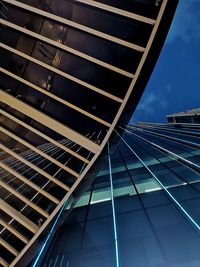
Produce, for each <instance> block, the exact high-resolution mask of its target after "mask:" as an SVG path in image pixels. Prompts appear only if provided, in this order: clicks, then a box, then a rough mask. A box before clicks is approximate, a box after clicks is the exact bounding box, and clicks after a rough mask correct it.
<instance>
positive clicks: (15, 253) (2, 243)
mask: <svg viewBox="0 0 200 267" xmlns="http://www.w3.org/2000/svg"><path fill="white" fill-rule="evenodd" d="M0 245H2V246H3V247H4V248H6V249H7V250H8V251H10V252H11V253H12V254H13V255H15V256H16V257H17V255H18V254H19V252H18V251H17V250H16V249H14V248H13V247H12V246H11V245H10V244H8V243H7V242H6V241H5V240H3V239H2V238H0Z"/></svg>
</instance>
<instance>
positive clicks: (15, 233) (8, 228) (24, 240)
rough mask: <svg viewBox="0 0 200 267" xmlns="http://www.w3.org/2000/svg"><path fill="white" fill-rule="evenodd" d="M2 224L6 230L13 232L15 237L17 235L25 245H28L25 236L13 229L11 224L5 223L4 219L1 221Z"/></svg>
mask: <svg viewBox="0 0 200 267" xmlns="http://www.w3.org/2000/svg"><path fill="white" fill-rule="evenodd" d="M0 224H1V225H2V226H3V227H4V228H6V229H7V230H8V231H9V232H11V233H12V234H13V235H15V236H16V237H17V238H19V239H20V240H21V241H22V242H24V243H25V244H28V241H29V240H28V239H27V238H26V237H25V236H23V235H22V234H21V233H20V232H18V231H17V229H15V228H13V227H12V226H11V225H10V224H8V223H6V222H4V221H3V220H2V219H0Z"/></svg>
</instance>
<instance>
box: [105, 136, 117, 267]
mask: <svg viewBox="0 0 200 267" xmlns="http://www.w3.org/2000/svg"><path fill="white" fill-rule="evenodd" d="M107 144H108V163H109V173H110V191H111V203H112V215H113V228H114V238H115V254H116V267H119V266H120V265H119V248H118V238H117V225H116V216H115V201H114V193H113V180H112V165H111V159H110V146H109V141H108V143H107Z"/></svg>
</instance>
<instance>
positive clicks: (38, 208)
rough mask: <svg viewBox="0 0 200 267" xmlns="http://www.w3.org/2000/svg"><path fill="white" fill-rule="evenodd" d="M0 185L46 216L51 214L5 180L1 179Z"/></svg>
mask: <svg viewBox="0 0 200 267" xmlns="http://www.w3.org/2000/svg"><path fill="white" fill-rule="evenodd" d="M0 186H1V187H3V188H4V189H6V190H7V191H8V192H10V193H11V194H12V195H14V196H16V197H17V198H18V199H20V200H21V201H23V202H24V203H26V204H27V205H28V206H29V207H31V208H32V209H34V210H35V211H37V212H38V213H40V214H41V215H43V216H44V217H45V218H49V214H48V213H47V212H46V211H44V210H43V209H41V208H40V207H39V206H38V205H36V204H34V203H33V202H32V201H30V200H29V199H28V198H26V197H25V196H23V195H21V194H20V193H19V192H18V191H17V190H15V189H14V188H12V187H11V186H9V185H8V184H6V183H4V182H3V181H1V180H0Z"/></svg>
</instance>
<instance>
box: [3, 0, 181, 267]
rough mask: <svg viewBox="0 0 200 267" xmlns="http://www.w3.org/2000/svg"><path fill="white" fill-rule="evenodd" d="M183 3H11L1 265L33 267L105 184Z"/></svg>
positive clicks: (7, 10) (6, 11) (7, 6)
mask: <svg viewBox="0 0 200 267" xmlns="http://www.w3.org/2000/svg"><path fill="white" fill-rule="evenodd" d="M177 2H178V1H174V0H163V1H158V0H153V1H148V0H147V1H146V0H145V1H138V0H134V1H132V0H128V1H126V2H125V1H112V0H111V1H103V0H101V1H92V0H89V1H88V0H87V1H85V0H83V1H75V0H74V1H71V0H67V1H64V0H59V1H57V0H52V1H49V0H43V1H32V0H30V1H14V0H3V1H1V5H0V8H1V16H2V17H1V19H0V23H1V25H0V26H1V29H0V30H1V36H0V39H1V42H0V47H1V51H0V53H1V54H0V64H1V66H0V101H1V104H0V105H1V125H2V126H1V145H0V146H1V159H2V161H1V163H0V164H1V180H0V186H1V200H0V216H1V220H0V225H1V230H0V231H1V239H0V249H1V254H0V264H1V265H3V266H17V265H18V266H20V265H21V266H26V265H27V264H28V262H30V260H31V258H32V257H34V255H35V253H37V251H38V249H39V250H40V245H41V243H42V242H41V240H42V238H44V236H46V233H47V232H48V231H51V230H49V229H52V228H51V227H52V224H54V222H55V220H56V216H57V214H59V212H60V211H62V210H63V209H65V206H66V205H69V204H71V205H72V207H73V205H75V203H76V201H77V200H78V198H79V196H80V195H81V194H82V192H84V190H85V188H86V187H87V186H88V185H89V184H90V183H91V182H92V180H93V179H94V178H95V176H96V174H97V173H98V171H99V170H100V169H101V166H102V165H103V163H104V161H105V159H106V157H107V149H108V147H107V146H108V145H109V154H110V153H111V152H112V150H113V149H114V146H115V144H116V142H117V140H118V139H119V136H118V134H117V133H116V131H115V130H114V129H116V127H117V125H124V124H126V123H127V122H128V120H129V119H130V117H131V115H132V113H133V111H134V110H135V108H136V106H137V103H138V101H139V99H140V97H141V95H142V93H143V90H144V89H145V85H146V83H147V81H148V79H149V77H150V75H151V72H152V70H153V67H154V65H155V63H156V60H157V58H158V56H159V52H160V50H161V48H162V45H163V43H164V40H165V37H166V34H167V31H168V29H169V26H170V23H171V20H172V17H173V14H174V12H175V8H176V5H177ZM121 131H123V130H121ZM120 134H121V133H120ZM30 251H31V252H30ZM26 256H27V258H26ZM26 260H27V261H26ZM21 261H23V264H21Z"/></svg>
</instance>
